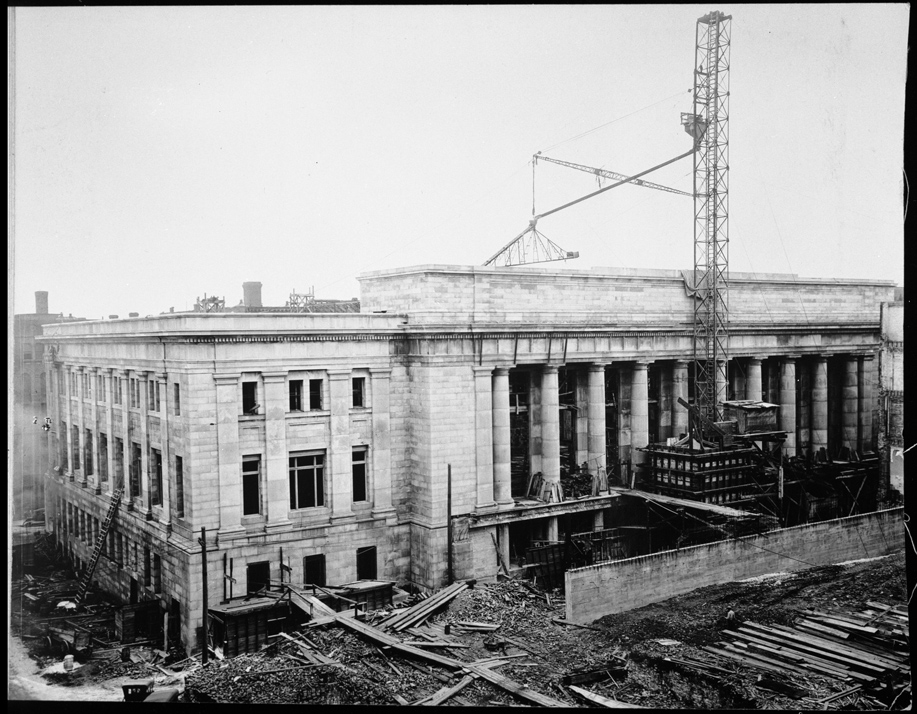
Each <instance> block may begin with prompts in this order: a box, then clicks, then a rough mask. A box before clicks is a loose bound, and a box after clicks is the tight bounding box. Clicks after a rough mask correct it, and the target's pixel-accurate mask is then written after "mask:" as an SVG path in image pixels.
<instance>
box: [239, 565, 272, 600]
mask: <svg viewBox="0 0 917 714" xmlns="http://www.w3.org/2000/svg"><path fill="white" fill-rule="evenodd" d="M245 579H246V589H247V592H248V594H251V593H256V592H258V591H259V590H262V589H264V590H270V589H271V564H270V562H268V561H264V562H261V563H249V564H248V566H246V578H245Z"/></svg>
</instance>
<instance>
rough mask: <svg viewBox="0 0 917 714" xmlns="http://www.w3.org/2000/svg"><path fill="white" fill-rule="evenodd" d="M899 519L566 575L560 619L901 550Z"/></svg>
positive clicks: (860, 519)
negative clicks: (746, 579) (564, 597)
mask: <svg viewBox="0 0 917 714" xmlns="http://www.w3.org/2000/svg"><path fill="white" fill-rule="evenodd" d="M902 515H903V509H901V508H896V509H890V510H885V511H878V512H875V513H867V514H864V515H860V516H851V517H849V518H840V519H837V520H832V521H822V522H821V523H812V524H807V525H802V526H795V527H793V528H783V529H780V530H776V531H771V532H770V533H765V534H763V535H756V536H746V537H744V538H738V539H736V540H727V541H720V542H717V543H708V544H705V545H696V546H691V547H688V548H682V549H681V550H669V551H665V552H663V553H654V554H652V555H644V556H639V557H636V558H628V559H627V560H619V561H615V562H612V563H603V564H601V565H591V566H587V567H584V568H577V569H575V570H568V571H567V574H566V603H567V604H566V608H567V609H566V617H567V619H568V620H571V621H573V622H580V623H585V622H592V621H593V620H596V619H598V618H599V617H603V616H604V615H612V614H615V613H619V612H626V611H627V610H632V609H634V608H638V607H643V606H644V605H649V604H651V603H654V602H660V601H662V600H666V599H668V598H670V597H674V596H676V595H681V594H683V593H686V592H690V591H691V590H695V589H697V588H701V587H705V586H707V585H715V584H718V583H725V582H732V581H736V580H743V579H745V578H751V577H756V576H759V575H766V574H768V573H779V572H792V571H796V570H802V569H805V568H808V567H811V566H816V565H829V564H835V563H842V562H845V561H849V560H856V559H859V558H874V557H877V556H881V555H888V554H889V553H893V552H896V551H898V550H900V549H901V548H902V547H903V546H904V540H903V530H904V529H903V523H902ZM758 546H760V547H758Z"/></svg>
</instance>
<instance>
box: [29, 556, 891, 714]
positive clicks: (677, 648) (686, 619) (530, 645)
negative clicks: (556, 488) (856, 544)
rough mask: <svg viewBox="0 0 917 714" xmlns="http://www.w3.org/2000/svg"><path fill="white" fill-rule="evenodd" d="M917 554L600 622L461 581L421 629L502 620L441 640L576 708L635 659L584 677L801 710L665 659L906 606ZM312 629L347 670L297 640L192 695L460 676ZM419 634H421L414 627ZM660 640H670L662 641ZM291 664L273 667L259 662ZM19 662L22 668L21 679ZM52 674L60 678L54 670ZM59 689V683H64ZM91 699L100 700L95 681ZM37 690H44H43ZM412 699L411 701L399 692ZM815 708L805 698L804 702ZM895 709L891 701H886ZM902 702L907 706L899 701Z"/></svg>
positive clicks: (703, 701)
mask: <svg viewBox="0 0 917 714" xmlns="http://www.w3.org/2000/svg"><path fill="white" fill-rule="evenodd" d="M906 589H907V584H906V576H905V559H904V554H903V553H899V554H896V555H892V556H888V557H885V558H879V559H872V560H866V561H858V562H854V563H850V564H846V565H839V566H830V567H822V568H813V569H810V570H806V571H802V572H800V573H797V574H793V575H789V574H776V575H774V576H769V577H763V578H757V579H754V580H751V581H746V582H733V583H725V584H722V585H715V586H710V587H706V588H701V589H699V590H695V591H693V592H691V593H687V594H685V595H681V596H678V597H675V598H671V599H669V600H667V601H665V602H661V603H656V604H654V605H649V606H647V607H643V608H639V609H637V610H632V611H630V612H627V613H622V614H619V615H610V616H607V617H603V618H601V619H599V620H597V621H596V622H594V623H592V625H590V628H594V629H587V628H583V627H575V626H571V625H567V624H559V623H556V622H554V621H553V619H554V618H562V617H563V614H564V607H563V594H562V592H560V591H554V592H552V593H547V594H546V593H544V592H540V591H537V590H535V589H534V588H532V587H530V586H528V585H527V584H523V583H522V582H520V581H503V582H500V583H495V584H489V585H485V584H478V585H476V586H475V587H473V588H471V589H468V590H465V591H463V592H461V593H460V594H459V595H458V596H457V597H456V598H455V599H453V600H452V601H451V603H449V605H448V607H447V608H445V609H444V610H443V611H442V612H440V613H439V614H437V615H435V616H434V617H433V618H431V620H430V626H429V627H427V626H424V627H421V628H420V630H421V631H427V632H429V633H431V635H433V636H438V635H439V634H440V633H441V629H440V628H441V627H442V626H444V625H445V624H447V623H451V624H454V623H456V622H457V621H460V620H462V621H474V622H485V623H492V624H498V625H500V627H499V629H497V630H496V631H494V632H492V633H486V632H473V633H471V632H464V633H461V632H459V631H458V630H457V629H456V628H452V632H451V635H450V639H452V640H453V641H454V642H456V643H459V644H462V645H466V646H467V648H454V649H449V650H445V651H444V650H434V651H440V652H444V654H446V655H447V656H449V657H453V658H455V659H461V660H465V661H472V660H480V659H485V658H488V657H493V656H495V655H496V654H499V653H503V652H505V653H506V654H524V655H526V656H524V657H519V658H517V659H513V660H510V663H509V664H506V665H503V666H500V667H498V668H496V669H495V670H494V671H496V672H499V674H501V675H503V676H504V677H507V678H509V679H511V680H513V681H515V682H518V683H520V684H525V685H527V686H528V687H529V688H531V689H533V690H535V691H537V692H540V693H542V694H544V695H546V696H549V697H552V698H554V699H557V700H560V701H561V702H564V703H566V704H568V705H571V706H594V705H592V704H589V703H587V702H585V701H584V700H583V699H581V698H580V697H579V696H578V695H576V694H575V693H573V692H572V691H571V690H570V689H569V688H568V687H566V686H564V685H563V678H564V676H565V675H570V674H576V673H582V672H587V671H594V670H599V669H605V668H613V667H614V666H615V665H616V664H618V663H619V662H620V661H621V660H619V659H618V658H617V657H623V658H625V660H626V661H627V669H626V672H621V671H620V670H618V672H617V673H615V672H612V674H613V675H614V676H613V677H612V678H607V679H605V680H604V681H600V682H595V683H589V684H583V685H580V686H583V687H587V688H589V689H590V690H591V691H593V692H595V693H598V694H602V695H604V696H606V697H612V698H615V699H617V700H619V701H621V702H624V703H630V704H635V705H640V706H644V707H653V708H672V709H680V708H705V709H735V708H751V709H754V708H759V709H768V708H769V709H799V708H800V706H801V705H800V702H799V701H798V700H794V699H791V698H788V697H786V696H783V695H781V694H777V693H775V692H773V691H769V690H765V689H762V688H760V687H757V686H755V684H756V679H757V674H758V673H756V672H754V671H751V670H748V669H743V668H742V667H740V666H738V665H732V666H730V665H729V664H728V663H726V664H723V667H724V669H726V670H728V674H725V673H720V674H719V675H718V676H712V675H709V674H703V673H700V672H698V671H696V670H693V669H688V668H683V667H682V666H681V665H678V664H676V663H673V662H671V661H668V660H666V659H665V658H666V657H676V658H678V657H683V656H693V657H696V658H698V659H701V660H706V661H709V660H710V655H708V654H706V653H705V652H704V651H703V650H700V649H698V648H700V647H702V646H703V645H706V644H712V643H715V642H717V641H720V640H722V639H723V638H724V635H723V629H724V626H725V624H726V620H725V615H726V613H727V612H728V610H729V609H732V610H733V611H734V612H735V613H736V615H737V617H738V618H739V619H740V620H752V621H754V622H757V623H760V624H772V623H777V624H787V625H789V624H792V622H793V621H794V619H795V618H796V617H798V615H799V614H800V613H801V612H802V611H803V610H805V609H807V608H811V609H824V610H829V609H843V608H849V609H851V610H853V609H862V608H863V607H865V603H866V601H868V600H873V601H881V602H884V603H888V604H890V605H897V606H903V605H904V603H905V601H906V599H907V598H906ZM305 632H306V634H307V636H308V638H309V639H310V640H312V641H313V642H314V643H315V644H316V645H317V646H318V648H319V649H320V650H321V651H322V652H323V653H324V654H325V655H327V656H329V657H332V658H334V659H335V660H337V661H339V662H340V663H341V664H343V667H339V668H327V667H300V668H298V669H291V668H295V667H297V666H298V665H299V664H300V663H301V662H302V660H299V661H296V656H295V655H294V654H292V653H293V652H295V650H294V649H290V648H285V647H284V646H280V647H274V648H272V649H271V650H268V651H265V652H259V653H252V654H247V655H241V656H239V657H235V658H233V659H231V660H226V661H222V662H219V661H211V662H210V663H209V664H208V665H207V667H203V668H202V667H197V668H196V669H194V670H193V671H188V672H187V673H186V676H185V678H184V685H185V686H184V690H185V691H184V697H185V699H186V700H188V701H197V702H208V701H217V702H250V703H262V702H264V703H267V702H274V703H279V702H290V703H292V702H303V703H314V704H342V705H349V704H363V705H369V704H372V705H376V704H378V705H394V704H400V703H404V702H405V701H407V702H416V701H418V700H421V699H423V698H424V697H428V696H430V695H432V694H434V693H435V692H437V691H438V690H440V689H442V688H443V687H445V686H448V685H449V684H450V683H453V684H454V683H455V682H457V681H458V678H451V677H450V676H449V673H448V672H447V671H446V670H444V669H440V668H438V667H435V666H434V667H432V668H431V667H430V666H428V665H427V664H426V663H425V662H415V663H414V664H413V665H412V664H410V663H409V662H408V661H407V660H406V659H405V658H404V657H401V656H400V655H397V654H395V653H389V654H384V653H383V652H382V651H380V650H379V649H378V648H377V647H376V646H375V645H374V644H372V643H370V642H367V641H364V640H363V639H361V638H360V637H358V636H356V635H354V634H353V633H351V632H349V631H345V630H344V629H342V628H340V627H337V626H333V625H329V626H326V627H319V628H312V629H307V630H305ZM407 639H413V636H408V638H407ZM658 640H662V642H659V641H658ZM84 669H86V671H85V672H83V671H81V675H80V676H79V677H73V676H71V677H69V678H68V683H69V686H67V689H68V690H70V691H69V692H68V697H67V698H72V695H73V693H75V692H76V691H78V690H79V688H80V686H81V682H85V683H86V684H87V685H89V684H90V683H91V684H93V685H97V684H98V683H99V681H100V680H104V678H106V676H107V675H108V674H109V672H110V674H112V675H115V676H119V675H120V676H122V677H123V676H124V675H125V674H129V673H127V672H123V671H121V670H122V667H120V666H114V667H112V668H111V669H110V670H108V671H106V668H104V667H101V666H98V667H97V666H95V664H94V663H90V665H89V666H88V667H87V668H84ZM275 669H283V670H285V671H282V672H276V673H271V674H263V675H261V674H257V675H256V674H254V673H256V672H260V671H266V670H275ZM12 674H13V673H12V671H11V676H12ZM786 680H787V681H788V682H791V683H793V684H795V685H797V686H800V687H802V688H804V689H805V690H806V691H807V692H811V693H812V695H813V696H827V695H829V694H831V693H834V692H840V691H842V690H843V689H844V685H843V684H842V683H841V682H838V681H834V680H828V679H823V678H820V677H818V676H815V675H814V674H813V675H811V676H810V675H806V676H802V675H799V676H795V675H793V676H788V677H787V678H786ZM45 681H47V679H46V680H45ZM57 686H60V685H55V686H53V687H49V688H48V689H51V690H53V689H55V688H56V687H57ZM87 695H89V696H87V698H91V694H90V690H89V689H88V688H87ZM33 696H37V695H33ZM399 700H400V701H399ZM520 703H521V700H519V699H517V698H516V697H514V696H513V695H512V694H510V693H508V692H506V691H505V690H503V689H500V688H498V687H496V686H495V685H493V684H490V683H488V682H485V681H482V680H475V681H474V682H473V683H471V684H470V685H468V686H466V687H465V688H464V689H462V691H461V692H460V693H459V694H458V695H456V696H453V697H452V698H450V699H448V700H447V701H446V702H445V704H444V706H462V705H477V706H486V705H494V704H499V705H504V706H508V705H519V704H520ZM875 704H876V702H875V700H872V701H871V700H870V699H868V698H867V697H863V698H861V699H859V700H854V701H851V700H849V699H848V700H846V704H845V706H844V708H849V709H871V708H872V707H873V706H874V705H875ZM803 708H805V707H803ZM883 708H884V707H883ZM897 708H900V707H897Z"/></svg>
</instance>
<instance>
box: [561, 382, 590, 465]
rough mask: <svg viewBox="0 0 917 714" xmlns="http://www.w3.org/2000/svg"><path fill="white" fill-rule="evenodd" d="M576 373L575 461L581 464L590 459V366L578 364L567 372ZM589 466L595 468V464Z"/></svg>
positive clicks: (574, 396) (574, 392)
mask: <svg viewBox="0 0 917 714" xmlns="http://www.w3.org/2000/svg"><path fill="white" fill-rule="evenodd" d="M571 373H572V374H573V375H574V380H573V381H574V384H575V388H574V390H573V404H574V406H575V407H576V409H575V410H574V412H573V448H574V455H573V463H575V464H576V465H577V466H580V465H581V464H583V463H584V462H588V461H589V377H588V374H589V367H588V365H581V366H577V368H576V370H575V371H574V370H570V369H568V370H567V374H568V375H569V374H571ZM589 468H590V469H591V470H594V468H595V465H594V464H590V466H589Z"/></svg>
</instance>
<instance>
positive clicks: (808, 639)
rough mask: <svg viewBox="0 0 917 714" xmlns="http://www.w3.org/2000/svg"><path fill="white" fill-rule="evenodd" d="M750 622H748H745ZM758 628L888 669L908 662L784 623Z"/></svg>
mask: <svg viewBox="0 0 917 714" xmlns="http://www.w3.org/2000/svg"><path fill="white" fill-rule="evenodd" d="M745 624H748V623H745ZM755 628H756V629H763V631H764V632H769V633H772V634H776V635H780V636H784V635H785V636H786V637H790V638H793V639H796V640H798V641H800V642H803V643H805V644H809V645H812V646H813V647H818V648H819V649H823V650H826V651H828V652H837V653H841V654H846V655H848V656H850V657H853V658H856V659H863V660H865V661H868V662H872V663H874V664H876V665H878V666H881V667H885V668H888V669H894V668H896V667H901V666H904V665H906V664H907V659H906V658H903V657H902V658H901V659H898V658H897V657H896V656H895V655H894V653H891V652H888V653H887V654H886V652H885V651H883V650H876V649H874V648H867V646H864V645H863V644H862V643H860V642H853V641H851V642H849V643H847V642H841V641H835V640H831V639H829V636H827V635H814V634H809V633H806V632H801V631H799V630H794V629H792V628H789V627H785V626H783V625H772V626H770V627H764V626H762V625H756V626H755Z"/></svg>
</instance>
